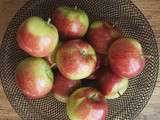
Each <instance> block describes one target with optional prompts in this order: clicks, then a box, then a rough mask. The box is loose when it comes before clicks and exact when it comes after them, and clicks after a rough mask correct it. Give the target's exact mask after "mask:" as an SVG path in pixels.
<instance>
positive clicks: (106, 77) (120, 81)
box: [97, 67, 128, 99]
mask: <svg viewBox="0 0 160 120" xmlns="http://www.w3.org/2000/svg"><path fill="white" fill-rule="evenodd" d="M97 81H98V83H99V89H100V91H101V93H102V94H103V95H104V96H105V98H106V99H115V98H118V97H121V95H123V94H124V93H125V91H126V90H127V88H128V79H127V78H124V77H121V76H118V75H117V74H115V73H114V72H112V71H111V70H110V68H107V67H103V68H101V69H100V70H99V75H97Z"/></svg>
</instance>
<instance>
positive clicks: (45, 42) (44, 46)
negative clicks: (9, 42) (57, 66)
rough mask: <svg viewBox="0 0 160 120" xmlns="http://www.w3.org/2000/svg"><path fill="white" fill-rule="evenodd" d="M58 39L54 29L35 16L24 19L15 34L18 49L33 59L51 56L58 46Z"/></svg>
mask: <svg viewBox="0 0 160 120" xmlns="http://www.w3.org/2000/svg"><path fill="white" fill-rule="evenodd" d="M58 39H59V36H58V31H57V29H56V27H55V26H53V25H51V24H49V23H47V22H46V21H44V20H43V19H42V18H40V17H36V16H33V17H30V18H28V19H26V20H25V21H24V22H23V23H22V24H21V25H20V27H19V29H18V32H17V43H18V45H19V47H20V48H21V49H22V50H24V51H26V52H27V53H28V54H30V55H31V56H34V57H45V56H48V55H49V54H51V53H52V52H53V51H54V49H55V48H56V46H57V44H58Z"/></svg>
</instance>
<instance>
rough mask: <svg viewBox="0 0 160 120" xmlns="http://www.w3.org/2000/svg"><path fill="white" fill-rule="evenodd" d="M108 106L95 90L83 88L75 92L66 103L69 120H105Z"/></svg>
mask: <svg viewBox="0 0 160 120" xmlns="http://www.w3.org/2000/svg"><path fill="white" fill-rule="evenodd" d="M107 113H108V105H107V103H106V101H105V98H104V96H103V95H102V94H101V93H100V92H98V91H97V90H96V89H94V88H91V87H83V88H80V89H78V90H76V91H75V92H74V93H73V94H72V95H71V96H70V97H69V100H68V102H67V115H68V117H69V118H70V120H106V115H107Z"/></svg>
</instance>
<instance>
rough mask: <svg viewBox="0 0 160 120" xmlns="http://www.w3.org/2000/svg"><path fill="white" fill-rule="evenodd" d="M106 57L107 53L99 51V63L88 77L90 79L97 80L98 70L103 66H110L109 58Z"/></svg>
mask: <svg viewBox="0 0 160 120" xmlns="http://www.w3.org/2000/svg"><path fill="white" fill-rule="evenodd" d="M106 58H107V57H106V55H103V54H98V53H97V64H96V67H95V70H94V72H93V73H92V74H91V75H90V76H89V77H87V79H88V80H95V79H96V74H97V71H98V70H99V69H100V68H101V67H104V66H108V60H107V59H106Z"/></svg>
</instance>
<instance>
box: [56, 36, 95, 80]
mask: <svg viewBox="0 0 160 120" xmlns="http://www.w3.org/2000/svg"><path fill="white" fill-rule="evenodd" d="M96 62H97V58H96V53H95V51H94V49H93V48H92V46H91V45H89V44H88V43H87V42H84V41H82V40H80V39H76V40H69V41H66V42H64V43H63V44H62V45H61V47H60V48H59V49H58V51H57V54H56V64H57V67H58V69H59V71H60V72H61V73H62V75H63V76H65V77H66V78H68V79H71V80H80V79H84V78H86V77H88V76H90V75H91V74H92V73H93V72H94V70H95V67H96Z"/></svg>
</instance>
